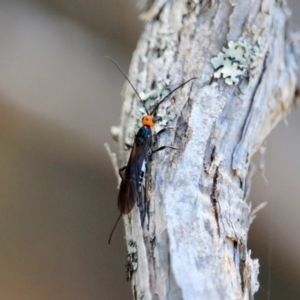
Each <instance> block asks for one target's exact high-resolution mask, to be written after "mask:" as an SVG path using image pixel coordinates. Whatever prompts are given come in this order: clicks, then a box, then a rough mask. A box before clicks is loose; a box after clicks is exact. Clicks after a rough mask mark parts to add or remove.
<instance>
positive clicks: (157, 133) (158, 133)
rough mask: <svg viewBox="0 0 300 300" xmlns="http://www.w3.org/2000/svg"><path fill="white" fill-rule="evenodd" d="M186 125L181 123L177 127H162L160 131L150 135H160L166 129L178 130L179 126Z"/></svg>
mask: <svg viewBox="0 0 300 300" xmlns="http://www.w3.org/2000/svg"><path fill="white" fill-rule="evenodd" d="M183 125H186V123H182V124H180V125H178V126H168V127H164V128H163V129H161V130H160V131H158V132H156V133H154V134H152V136H153V137H155V136H158V135H160V134H161V133H163V132H165V131H166V130H167V129H176V128H179V127H180V126H183Z"/></svg>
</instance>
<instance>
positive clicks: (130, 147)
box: [125, 143, 133, 150]
mask: <svg viewBox="0 0 300 300" xmlns="http://www.w3.org/2000/svg"><path fill="white" fill-rule="evenodd" d="M125 146H126V147H127V150H129V149H132V148H133V146H132V145H129V144H127V143H125Z"/></svg>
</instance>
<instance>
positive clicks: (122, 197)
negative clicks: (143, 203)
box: [118, 143, 150, 214]
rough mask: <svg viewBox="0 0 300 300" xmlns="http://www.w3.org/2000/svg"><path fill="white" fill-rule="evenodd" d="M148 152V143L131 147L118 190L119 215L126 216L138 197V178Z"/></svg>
mask: <svg viewBox="0 0 300 300" xmlns="http://www.w3.org/2000/svg"><path fill="white" fill-rule="evenodd" d="M149 150H150V145H149V143H144V144H142V145H139V146H137V145H136V144H134V145H133V148H132V151H131V154H130V157H129V160H128V163H127V167H126V169H125V172H124V176H123V178H122V181H121V185H120V189H119V196H118V209H119V211H120V213H121V214H128V213H129V212H130V211H131V210H132V208H133V206H134V204H135V201H136V200H137V198H138V196H139V178H140V176H141V174H142V166H143V163H144V161H145V160H147V159H148V153H149Z"/></svg>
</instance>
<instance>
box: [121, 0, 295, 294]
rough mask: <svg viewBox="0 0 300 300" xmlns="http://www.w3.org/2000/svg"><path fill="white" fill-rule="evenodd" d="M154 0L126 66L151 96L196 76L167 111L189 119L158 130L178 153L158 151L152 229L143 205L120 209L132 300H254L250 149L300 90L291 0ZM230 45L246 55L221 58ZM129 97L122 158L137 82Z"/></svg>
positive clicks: (151, 187)
mask: <svg viewBox="0 0 300 300" xmlns="http://www.w3.org/2000/svg"><path fill="white" fill-rule="evenodd" d="M152 2H153V3H152V5H151V7H150V8H149V10H148V11H147V12H146V13H144V14H143V18H144V20H146V26H145V29H144V32H143V34H142V36H141V39H140V41H139V43H138V46H137V49H136V51H135V53H134V55H133V59H132V63H131V67H130V72H129V77H130V79H131V81H132V83H133V85H134V86H135V87H136V88H137V90H138V91H139V92H141V93H142V92H144V93H147V92H150V91H151V90H153V89H154V88H157V86H159V84H160V83H170V84H171V85H172V86H173V87H174V86H176V85H178V84H179V83H181V82H182V81H184V80H187V79H189V78H191V77H194V76H197V77H199V80H197V81H195V82H193V84H191V85H186V86H184V87H183V88H182V89H181V90H180V91H178V92H176V94H175V95H174V97H172V100H171V101H167V102H166V104H165V105H164V107H163V108H161V109H160V111H161V113H162V114H163V112H166V111H169V112H172V113H173V114H175V116H176V117H175V119H174V120H173V121H170V122H169V124H172V125H175V124H180V123H182V122H183V121H186V122H187V124H188V125H187V126H186V127H184V126H181V127H179V128H178V129H177V130H174V131H168V132H167V133H165V134H163V135H162V136H161V137H160V139H159V145H165V144H169V145H170V144H172V145H176V146H177V147H180V148H182V150H178V151H173V150H166V151H163V152H159V153H158V154H155V155H154V156H153V159H152V163H151V171H150V172H149V173H150V174H149V176H148V179H147V183H148V185H147V186H148V190H147V199H148V201H149V205H150V209H149V216H148V217H147V218H146V222H145V224H144V227H143V228H142V227H141V221H140V215H139V212H138V210H137V209H136V208H134V209H133V210H132V212H131V213H130V214H129V215H128V216H125V217H124V221H125V229H126V239H127V241H129V240H132V241H134V242H135V243H136V245H137V256H138V269H137V271H135V272H134V273H133V278H132V289H133V293H134V297H135V299H172V300H174V299H188V300H191V299H192V300H194V299H252V298H253V294H254V293H255V292H256V291H257V290H258V288H259V284H258V281H257V275H258V271H259V270H258V268H259V265H258V261H257V260H255V259H252V258H251V251H250V250H248V247H247V236H248V230H249V226H250V222H251V220H252V217H253V215H251V205H250V203H248V202H247V196H248V193H249V189H250V182H251V178H250V177H251V176H250V175H249V174H250V173H251V172H249V170H250V166H251V165H250V164H251V157H252V156H253V154H254V153H255V152H256V151H257V150H258V149H259V148H260V147H261V145H262V143H263V141H264V140H265V138H266V136H267V135H268V134H269V132H270V131H271V130H272V128H273V127H274V126H275V125H276V124H277V123H278V122H279V121H280V120H281V119H282V118H284V117H285V116H286V113H287V112H288V110H289V108H290V106H291V104H292V103H293V101H294V99H295V92H296V89H297V86H298V84H299V68H298V59H299V55H298V54H299V53H296V52H297V49H299V42H298V35H296V34H295V33H292V32H291V31H290V30H289V28H288V18H289V12H288V10H287V8H286V4H285V1H274V0H273V1H271V0H249V1H244V0H223V1H217V0H215V1H208V0H203V1H196V0H194V1H183V0H177V1H166V0H157V1H152ZM229 42H233V43H229ZM228 43H229V44H228ZM223 47H225V48H231V49H235V48H236V49H239V50H241V51H242V58H241V57H239V56H238V55H237V56H235V55H236V52H234V50H233V52H230V51H229V50H226V49H224V51H223V54H221V56H222V55H223V56H224V55H225V56H226V55H227V57H226V59H229V60H231V61H230V64H229V66H228V69H225V68H224V64H225V63H224V59H223V60H222V59H221V58H220V57H221V56H219V58H217V57H218V54H220V52H221V51H222V48H223ZM232 53H233V56H234V57H230V55H231V54H232ZM213 58H216V59H215V64H214V65H215V67H216V65H218V63H219V68H218V70H214V66H213V64H212V59H213ZM243 58H244V61H242V60H243ZM220 61H221V63H220ZM233 67H235V71H236V72H240V73H235V71H234V70H232V68H233ZM216 68H217V67H216ZM227 72H228V73H227ZM226 74H227V75H231V77H227V79H224V78H223V77H226V76H227V75H226ZM237 74H239V75H237ZM214 76H215V77H221V78H219V79H218V78H214ZM232 83H235V84H232ZM230 84H231V85H230ZM124 98H125V102H124V106H123V113H122V119H121V126H120V133H119V141H120V164H124V163H126V161H127V158H128V151H124V150H123V149H124V143H125V142H127V143H132V141H133V137H134V134H135V133H136V131H137V129H138V127H139V126H140V114H139V113H138V109H139V107H140V106H139V104H138V101H137V97H136V96H135V94H134V92H133V90H132V89H131V87H130V86H129V85H126V86H125V90H124Z"/></svg>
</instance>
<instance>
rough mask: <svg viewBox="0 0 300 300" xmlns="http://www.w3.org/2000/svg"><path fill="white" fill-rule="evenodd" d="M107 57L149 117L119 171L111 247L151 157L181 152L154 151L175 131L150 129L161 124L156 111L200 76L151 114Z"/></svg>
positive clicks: (145, 118)
mask: <svg viewBox="0 0 300 300" xmlns="http://www.w3.org/2000/svg"><path fill="white" fill-rule="evenodd" d="M106 58H108V59H110V60H111V61H112V62H113V63H114V64H115V65H116V66H117V68H118V69H119V70H120V71H121V73H122V74H123V75H124V77H125V78H126V79H127V81H128V82H129V84H130V85H131V87H132V88H133V90H134V92H135V94H136V95H137V96H138V98H139V100H140V101H141V103H142V105H143V107H144V109H145V111H146V115H145V116H144V117H143V118H142V125H143V126H142V127H141V128H140V129H139V130H138V132H137V134H136V135H135V138H134V142H133V145H129V144H125V145H126V147H127V148H129V149H131V153H130V156H129V159H128V162H127V165H126V166H124V167H122V168H120V169H119V174H120V177H121V184H120V188H119V195H118V209H119V211H120V215H119V217H118V219H117V221H116V223H115V225H114V227H113V229H112V231H111V234H110V236H109V239H108V245H110V241H111V238H112V235H113V232H114V230H115V228H116V226H117V224H118V222H119V220H120V218H121V216H122V215H125V214H128V213H130V211H131V210H132V209H133V207H134V205H135V203H137V202H138V199H139V194H140V188H141V185H142V183H143V178H144V176H145V174H146V172H147V165H148V162H149V159H150V157H151V156H152V155H153V154H154V153H155V152H158V151H161V150H163V149H165V148H172V149H178V148H175V147H173V146H168V145H165V146H161V147H159V148H157V149H152V145H153V137H157V136H158V135H160V134H161V133H163V132H165V131H166V130H167V129H168V128H174V127H165V128H163V129H161V130H159V131H158V132H157V133H152V129H151V128H153V127H154V126H155V124H156V122H157V121H158V118H157V117H155V116H154V114H155V112H156V111H157V109H158V107H159V106H160V105H161V103H163V102H164V101H165V100H166V99H168V98H169V97H170V96H171V94H173V93H174V92H175V91H177V90H178V89H180V88H181V87H183V86H184V85H185V84H187V83H188V82H190V81H192V80H194V79H197V77H193V78H191V79H189V80H187V81H185V82H183V83H182V84H180V85H179V86H178V87H176V88H175V89H173V90H172V91H171V92H169V93H168V94H167V95H166V96H165V97H164V98H163V99H162V100H160V101H159V102H158V103H157V104H156V105H155V107H154V108H153V109H152V110H151V111H148V109H147V107H146V106H145V104H144V101H143V100H142V98H141V97H140V95H139V93H138V92H137V90H136V89H135V87H134V86H133V84H132V83H131V82H130V80H129V78H128V77H127V76H126V74H125V73H124V72H123V70H122V69H121V68H120V67H119V65H118V64H117V63H116V62H115V61H114V60H113V59H111V58H110V57H106ZM138 206H140V205H138ZM142 210H143V211H141V219H142V223H143V220H144V218H145V209H142Z"/></svg>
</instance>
